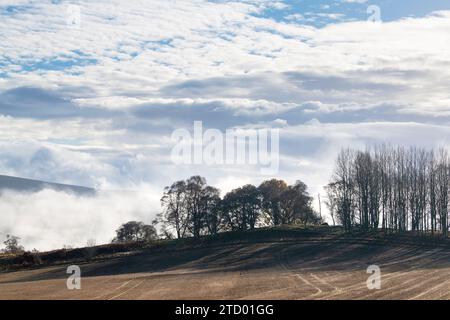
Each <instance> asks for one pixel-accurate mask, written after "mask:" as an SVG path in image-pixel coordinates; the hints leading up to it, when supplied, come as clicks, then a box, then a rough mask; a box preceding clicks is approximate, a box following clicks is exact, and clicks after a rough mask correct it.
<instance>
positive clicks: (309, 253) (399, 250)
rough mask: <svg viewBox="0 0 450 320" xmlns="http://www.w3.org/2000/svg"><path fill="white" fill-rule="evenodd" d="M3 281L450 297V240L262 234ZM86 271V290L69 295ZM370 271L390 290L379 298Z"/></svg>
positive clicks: (99, 295) (149, 294) (208, 295)
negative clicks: (77, 271)
mask: <svg viewBox="0 0 450 320" xmlns="http://www.w3.org/2000/svg"><path fill="white" fill-rule="evenodd" d="M245 236H246V237H247V238H245V239H243V237H244V235H242V234H240V235H227V236H219V237H217V238H215V239H212V240H210V239H209V240H208V241H204V242H201V243H190V242H183V243H177V244H176V245H174V244H172V245H169V244H168V245H165V246H160V247H158V248H149V249H143V250H141V251H138V252H133V253H130V254H127V255H121V256H112V257H99V258H98V259H96V260H95V261H93V262H89V263H86V262H77V263H74V262H73V261H72V262H66V263H60V264H58V265H53V266H45V267H41V268H38V269H32V270H22V271H12V272H3V273H1V274H0V298H1V299H102V300H103V299H105V300H114V299H450V250H449V246H448V244H447V241H445V242H444V241H440V242H434V241H423V240H421V239H422V238H417V237H413V236H402V237H400V236H385V235H379V234H377V235H371V236H367V235H361V234H355V235H351V236H348V235H343V234H342V233H340V232H338V231H336V229H333V228H329V229H327V230H325V229H324V228H321V229H320V230H314V231H311V230H309V231H308V230H303V231H298V230H296V231H292V230H277V231H268V230H265V231H255V232H254V233H253V234H249V235H245ZM71 264H78V265H79V266H80V268H81V272H82V279H81V289H80V290H68V289H67V287H66V280H67V277H68V275H67V274H66V268H67V266H68V265H71ZM369 265H378V266H379V267H380V269H381V289H379V290H369V289H368V288H367V285H366V281H367V279H368V277H369V276H370V274H368V273H367V272H366V270H367V267H368V266H369Z"/></svg>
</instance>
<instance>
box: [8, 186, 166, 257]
mask: <svg viewBox="0 0 450 320" xmlns="http://www.w3.org/2000/svg"><path fill="white" fill-rule="evenodd" d="M160 193H161V191H160V190H159V192H158V191H157V190H152V189H149V188H145V189H141V190H138V191H98V192H97V193H96V195H95V196H80V195H75V194H72V193H67V192H62V191H55V190H50V189H46V190H42V191H39V192H35V193H17V192H4V193H2V194H1V195H0V213H1V214H0V239H1V242H2V243H1V244H0V248H3V241H4V239H5V238H6V234H12V235H15V236H18V237H20V238H21V240H20V243H21V244H22V245H23V246H24V247H25V249H26V250H32V249H37V250H40V251H43V250H52V249H59V248H62V247H63V246H71V247H82V246H85V245H86V243H87V241H88V240H90V239H95V241H96V243H97V244H103V243H108V242H110V241H111V240H112V239H113V237H114V236H115V230H116V229H117V228H118V227H119V226H120V225H121V224H123V223H125V222H127V221H130V220H139V221H143V222H145V223H151V221H152V220H153V219H154V218H155V217H156V214H157V213H158V212H159V208H160V204H159V199H160V196H161V194H160Z"/></svg>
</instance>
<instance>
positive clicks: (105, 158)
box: [0, 0, 450, 248]
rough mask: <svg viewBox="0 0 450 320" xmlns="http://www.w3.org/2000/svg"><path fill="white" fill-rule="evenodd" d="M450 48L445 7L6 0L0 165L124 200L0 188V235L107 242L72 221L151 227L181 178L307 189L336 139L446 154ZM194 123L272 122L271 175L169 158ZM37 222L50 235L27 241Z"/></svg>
mask: <svg viewBox="0 0 450 320" xmlns="http://www.w3.org/2000/svg"><path fill="white" fill-rule="evenodd" d="M449 52H450V2H449V1H444V0H442V1H439V0H431V1H419V0H410V1H406V0H405V1H403V0H396V1H394V0H392V1H388V0H379V1H371V0H367V1H364V0H334V1H321V0H319V1H317V0H314V1H313V0H286V1H264V0H245V1H219V0H217V1H201V0H192V1H185V0H164V1H162V0H160V1H151V0H147V1H143V0H142V1H138V0H128V1H115V0H97V1H63V0H61V1H57V0H53V1H25V0H23V1H21V0H15V1H11V0H1V1H0V133H1V134H0V174H4V175H12V176H19V177H25V178H32V179H40V180H45V181H52V182H59V183H68V184H75V185H82V186H89V187H95V188H98V189H100V190H106V191H109V190H127V191H130V193H126V195H127V196H121V197H118V198H117V197H110V196H109V195H108V196H106V198H105V197H100V198H99V199H97V200H96V199H90V200H89V201H85V203H86V205H85V206H83V207H82V208H81V207H80V206H77V203H79V199H77V198H71V200H69V199H66V198H64V197H65V196H66V195H61V194H56V195H55V194H53V193H51V192H44V193H43V194H41V195H40V196H39V197H36V196H33V197H32V198H31V197H30V199H28V204H27V206H25V205H24V203H23V201H24V199H23V197H21V195H16V196H14V195H9V196H8V197H7V200H5V199H3V203H2V202H0V206H4V207H3V208H4V209H5V210H8V212H9V214H8V215H7V217H8V218H3V220H1V219H0V236H1V233H6V232H11V233H18V235H19V236H21V237H22V238H23V239H24V241H25V243H26V244H27V245H28V246H33V245H34V244H36V243H38V247H40V248H49V247H52V246H55V245H56V243H58V242H59V243H61V242H62V241H66V240H67V241H66V242H64V243H67V244H74V245H79V244H80V243H82V242H83V241H86V240H87V239H88V237H89V238H91V237H93V236H95V235H97V236H98V241H99V242H102V241H107V240H108V239H109V238H110V237H112V236H113V230H111V231H101V232H100V231H98V230H95V229H93V230H91V231H89V232H90V233H89V234H83V233H82V232H81V233H80V232H78V231H77V232H75V231H74V232H72V233H71V231H70V230H83V228H82V226H84V225H89V224H90V221H91V220H90V219H93V218H92V216H95V215H101V214H100V213H99V210H100V211H101V212H104V211H108V210H111V212H110V213H108V214H103V215H101V218H98V220H96V221H97V224H98V225H107V226H108V228H109V229H113V228H112V227H111V226H110V224H109V221H108V223H106V222H102V221H106V220H107V219H108V216H114V219H113V220H112V221H114V222H115V223H116V224H118V223H121V222H126V221H122V220H125V218H126V219H132V218H136V219H141V220H145V221H146V222H150V221H151V220H152V219H153V218H154V216H155V214H156V213H158V212H159V211H160V208H159V198H160V196H161V194H162V191H163V188H164V186H166V185H169V184H171V183H172V182H174V181H176V180H179V179H185V178H187V177H189V176H191V175H197V174H200V175H202V176H204V177H206V179H207V181H208V183H209V184H212V185H215V186H217V187H219V188H220V189H221V190H222V194H224V193H225V192H227V191H229V190H231V189H233V188H235V187H238V186H240V185H243V184H246V183H252V184H256V185H258V184H259V183H261V182H262V181H263V180H266V179H269V178H273V177H276V178H281V179H285V180H286V181H287V182H288V183H294V182H295V181H296V180H302V181H304V182H305V183H306V184H307V185H308V186H309V190H310V193H311V194H312V195H313V196H314V197H316V196H317V194H318V193H322V195H324V192H323V189H322V187H323V186H324V185H325V184H326V183H327V182H328V180H329V178H330V176H331V173H332V170H333V162H334V160H335V158H336V155H337V152H338V151H339V150H340V149H341V148H343V147H352V148H365V147H366V146H372V145H376V144H380V143H391V144H394V145H397V144H398V145H406V146H408V145H418V146H424V147H448V146H449V137H450V127H449V121H450V90H449V89H450V85H449V83H450V54H449ZM194 121H202V123H203V127H204V129H208V128H210V129H217V130H219V131H221V132H225V131H226V130H227V129H230V128H245V129H252V128H271V129H278V130H279V135H280V148H279V154H280V163H279V170H278V172H277V173H276V174H273V175H265V174H262V173H261V171H260V168H259V167H258V166H257V165H256V166H255V165H205V164H196V165H194V164H189V165H179V164H175V163H174V162H173V161H172V159H171V150H172V149H173V147H174V141H173V139H172V137H171V135H172V133H173V132H174V131H175V130H177V129H180V128H186V129H187V130H192V128H193V125H194ZM43 198H45V199H46V200H47V201H42V199H43ZM119 198H120V199H119ZM52 199H65V200H64V201H63V202H62V203H63V204H66V206H64V205H63V206H62V207H57V208H56V207H54V206H49V205H48V202H52V201H53V202H54V201H55V200H52ZM105 199H108V200H105ZM127 201H129V202H130V208H131V207H132V208H133V209H130V210H129V211H126V210H125V211H126V213H124V212H125V211H124V210H123V207H124V203H126V202H127ZM105 202H108V203H110V208H109V209H106V207H105ZM136 203H140V204H141V205H140V206H139V205H137V204H136ZM314 205H315V207H316V208H317V207H318V203H317V201H315V203H314ZM69 207H70V208H69ZM138 207H139V208H138ZM30 208H34V211H35V212H30V211H31V210H30ZM73 208H77V210H74V209H73ZM99 208H100V209H99ZM75 211H76V212H75ZM77 212H82V213H79V217H78V218H75V216H77V214H78V213H77ZM30 215H33V217H34V218H33V219H29V217H30ZM68 216H69V217H72V218H73V219H69V220H70V221H72V222H71V223H72V224H73V225H74V227H73V228H72V229H71V228H69V227H68V231H67V232H66V233H65V235H61V234H60V233H58V232H57V231H58V230H57V229H58V228H59V229H60V226H61V225H62V224H64V220H66V219H67V217H68ZM19 217H20V218H19ZM55 219H61V222H60V223H59V224H56V225H58V228H56V227H52V224H51V223H50V222H51V221H55ZM31 221H34V222H33V223H32V222H31ZM104 229H106V228H104ZM42 230H47V232H48V234H49V235H48V237H49V238H51V241H46V240H42V241H40V242H39V241H37V240H36V237H37V236H36V235H37V234H40V233H41V232H42ZM102 230H103V229H102ZM100 233H101V235H99V234H100ZM31 234H33V236H31ZM64 236H66V237H67V239H66V238H64Z"/></svg>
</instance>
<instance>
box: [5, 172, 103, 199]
mask: <svg viewBox="0 0 450 320" xmlns="http://www.w3.org/2000/svg"><path fill="white" fill-rule="evenodd" d="M44 189H52V190H56V191H65V192H70V193H74V194H78V195H94V194H95V189H92V188H87V187H80V186H73V185H68V184H61V183H52V182H45V181H40V180H32V179H24V178H17V177H10V176H4V175H0V193H2V192H4V191H17V192H38V191H41V190H44Z"/></svg>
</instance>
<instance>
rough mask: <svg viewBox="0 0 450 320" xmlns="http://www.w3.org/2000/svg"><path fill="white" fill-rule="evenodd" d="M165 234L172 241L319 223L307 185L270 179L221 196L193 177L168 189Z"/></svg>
mask: <svg viewBox="0 0 450 320" xmlns="http://www.w3.org/2000/svg"><path fill="white" fill-rule="evenodd" d="M161 206H162V209H163V210H162V212H161V213H160V214H159V215H158V222H159V223H161V226H162V227H161V231H162V233H163V234H164V235H165V236H166V237H168V238H170V237H172V235H174V236H175V237H176V238H185V237H200V236H202V235H214V234H217V233H218V232H221V231H236V230H252V229H255V228H257V227H264V226H277V225H283V224H303V225H306V224H318V223H320V222H321V219H320V217H319V216H318V214H317V213H316V212H315V211H314V210H313V208H312V197H311V196H310V195H309V193H308V191H307V187H306V185H305V184H304V183H303V182H301V181H297V182H296V183H295V184H294V185H287V183H286V182H284V181H283V180H276V179H272V180H267V181H264V182H263V183H262V184H261V185H259V186H258V187H256V186H254V185H251V184H247V185H244V186H242V187H240V188H236V189H234V190H232V191H230V192H228V193H227V194H225V195H224V196H223V197H221V196H220V191H219V189H217V188H215V187H213V186H210V185H208V184H207V182H206V179H205V178H203V177H200V176H193V177H190V178H189V179H187V180H180V181H176V182H174V183H173V184H172V185H170V186H167V187H166V188H165V189H164V194H163V197H162V198H161Z"/></svg>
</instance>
